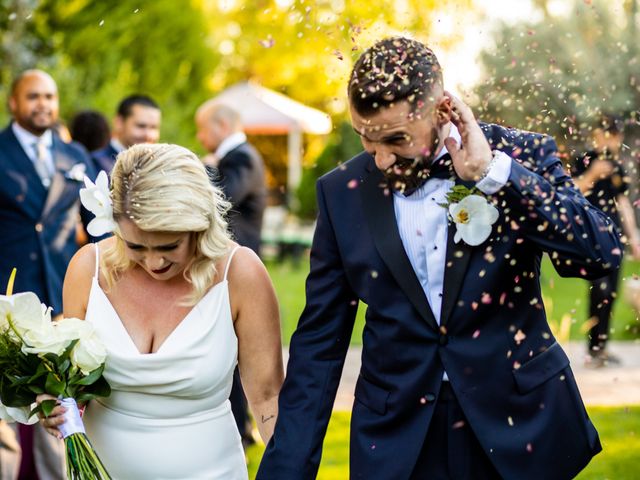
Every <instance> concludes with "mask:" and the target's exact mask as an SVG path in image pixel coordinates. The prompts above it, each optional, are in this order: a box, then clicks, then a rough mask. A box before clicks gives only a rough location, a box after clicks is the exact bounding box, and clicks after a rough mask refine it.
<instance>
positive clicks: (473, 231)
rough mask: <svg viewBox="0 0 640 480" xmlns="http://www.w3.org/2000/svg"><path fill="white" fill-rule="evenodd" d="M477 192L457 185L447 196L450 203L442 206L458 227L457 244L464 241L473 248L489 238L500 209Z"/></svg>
mask: <svg viewBox="0 0 640 480" xmlns="http://www.w3.org/2000/svg"><path fill="white" fill-rule="evenodd" d="M477 192H478V191H477V189H475V188H472V189H469V188H467V187H465V186H464V185H456V186H455V187H453V188H452V189H451V191H450V192H449V193H448V194H447V199H448V200H449V203H448V204H443V205H442V206H443V207H445V208H447V210H448V212H449V217H450V218H451V220H452V221H453V223H454V224H455V226H456V233H455V235H454V237H453V241H454V242H455V243H458V242H460V240H462V241H463V242H465V243H466V244H467V245H471V246H472V247H475V246H477V245H480V244H481V243H482V242H484V241H485V240H486V239H487V238H488V237H489V235H490V234H491V229H492V225H493V224H494V223H496V221H497V220H498V216H499V214H498V209H497V208H496V207H494V206H493V205H491V203H489V201H488V200H487V199H486V198H485V197H484V196H482V195H480V194H478V193H477Z"/></svg>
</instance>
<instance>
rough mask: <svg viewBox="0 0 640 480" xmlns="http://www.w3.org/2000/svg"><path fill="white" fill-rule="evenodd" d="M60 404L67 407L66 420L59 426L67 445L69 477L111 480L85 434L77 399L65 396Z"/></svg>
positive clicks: (86, 479)
mask: <svg viewBox="0 0 640 480" xmlns="http://www.w3.org/2000/svg"><path fill="white" fill-rule="evenodd" d="M60 404H61V405H62V406H63V407H65V408H66V409H67V411H66V412H65V413H64V418H65V422H64V423H63V424H62V425H60V427H59V430H60V433H62V436H63V438H64V444H65V447H66V448H65V450H66V457H67V478H68V479H70V480H93V479H98V480H109V479H110V478H111V477H110V476H109V474H108V473H107V469H106V468H105V466H104V465H103V464H102V461H101V460H100V457H98V454H97V453H96V451H95V450H94V449H93V447H92V446H91V442H89V439H88V438H87V435H86V434H85V431H84V424H83V423H82V419H81V418H80V411H79V410H78V405H77V403H76V401H75V400H74V399H73V398H63V399H62V400H61V402H60Z"/></svg>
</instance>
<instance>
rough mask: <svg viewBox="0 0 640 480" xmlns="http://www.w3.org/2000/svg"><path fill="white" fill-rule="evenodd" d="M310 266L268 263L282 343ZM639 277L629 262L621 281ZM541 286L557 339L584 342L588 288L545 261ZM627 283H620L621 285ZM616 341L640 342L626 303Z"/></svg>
mask: <svg viewBox="0 0 640 480" xmlns="http://www.w3.org/2000/svg"><path fill="white" fill-rule="evenodd" d="M308 265H309V263H308V260H307V259H306V258H304V259H303V260H302V261H301V262H300V265H299V266H298V267H294V266H293V265H292V264H291V263H289V262H285V263H275V262H269V263H267V268H268V269H269V273H270V275H271V278H272V280H273V283H274V285H275V288H276V292H277V295H278V300H279V303H280V311H281V315H282V339H283V342H284V343H285V344H288V343H289V339H290V338H291V334H292V333H293V331H294V330H295V327H296V324H297V323H298V317H299V316H300V313H301V312H302V309H303V307H304V302H305V295H304V282H305V279H306V276H307V273H308V268H309V266H308ZM634 274H640V262H637V261H627V262H625V264H624V266H623V272H622V278H623V279H624V278H627V277H631V276H632V275H634ZM541 277H542V278H541V283H542V289H543V298H544V303H545V307H546V310H547V316H548V318H549V323H550V324H551V326H552V328H554V331H556V334H557V336H558V337H559V338H560V339H561V340H562V341H565V340H567V336H568V337H569V338H570V339H574V340H582V339H584V338H585V331H586V325H585V321H586V320H587V306H588V299H587V292H588V288H589V284H588V283H587V282H586V281H584V280H580V279H578V278H561V277H560V276H559V275H558V274H557V273H556V272H555V270H554V269H553V267H552V266H551V263H550V262H549V260H548V259H546V257H545V261H544V262H543V267H542V275H541ZM623 283H624V280H622V281H621V285H622V284H623ZM364 310H365V306H364V305H361V306H360V308H359V309H358V317H357V319H356V325H355V328H354V332H353V336H352V339H351V341H352V343H353V344H356V345H360V344H361V343H362V328H363V326H364ZM611 332H612V338H613V339H620V340H631V339H633V338H640V320H639V319H638V315H637V314H636V312H635V311H634V310H633V309H632V308H631V307H629V305H628V304H627V303H626V302H625V301H624V300H620V301H617V302H616V304H615V306H614V313H613V322H612V325H611Z"/></svg>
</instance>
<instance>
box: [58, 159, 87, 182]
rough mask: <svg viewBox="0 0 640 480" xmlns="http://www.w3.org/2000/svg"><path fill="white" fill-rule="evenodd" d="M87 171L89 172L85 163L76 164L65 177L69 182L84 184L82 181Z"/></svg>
mask: <svg viewBox="0 0 640 480" xmlns="http://www.w3.org/2000/svg"><path fill="white" fill-rule="evenodd" d="M86 170H87V166H86V165H85V164H84V163H76V164H75V165H74V166H73V167H71V170H69V171H68V172H66V173H65V174H64V176H65V178H68V179H69V180H74V181H76V182H82V180H83V179H84V175H85V172H86Z"/></svg>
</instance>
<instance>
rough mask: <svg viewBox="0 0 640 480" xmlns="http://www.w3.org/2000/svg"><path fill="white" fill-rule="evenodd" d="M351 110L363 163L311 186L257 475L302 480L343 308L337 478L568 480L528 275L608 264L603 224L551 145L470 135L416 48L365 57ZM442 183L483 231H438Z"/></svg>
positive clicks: (579, 433) (520, 137) (555, 374)
mask: <svg viewBox="0 0 640 480" xmlns="http://www.w3.org/2000/svg"><path fill="white" fill-rule="evenodd" d="M349 100H350V108H351V115H352V123H353V127H354V129H355V130H356V132H357V133H358V134H359V135H360V137H361V139H362V144H363V146H364V149H365V152H363V153H361V154H359V155H357V156H356V157H354V158H353V159H351V160H349V161H348V162H346V163H345V164H344V165H342V166H341V167H340V168H337V169H335V170H333V171H332V172H330V173H329V174H327V175H325V176H324V177H322V178H321V179H320V180H319V181H318V185H317V192H318V209H319V215H318V222H317V228H316V232H315V237H314V241H313V247H312V250H311V272H310V274H309V277H308V279H307V284H306V295H307V304H306V308H305V310H304V312H303V313H302V316H301V318H300V321H299V324H298V328H297V330H296V332H295V334H294V335H293V337H292V339H291V347H290V359H289V364H288V371H287V378H286V380H285V383H284V386H283V389H282V392H281V394H280V400H279V416H278V421H277V424H276V428H275V434H274V436H273V438H272V439H271V441H270V442H269V445H268V446H267V450H266V452H265V455H264V458H263V461H262V464H261V466H260V470H259V473H258V477H257V478H258V479H262V480H266V479H278V480H286V479H300V480H302V479H304V480H307V479H311V478H315V476H316V473H317V469H318V465H319V463H320V456H321V452H322V440H323V437H324V434H325V431H326V428H327V423H328V421H329V417H330V415H331V409H332V405H333V402H334V398H335V394H336V389H337V387H338V382H339V380H340V375H341V372H342V367H343V364H344V359H345V354H346V352H347V348H348V346H349V340H350V337H351V332H352V328H353V323H354V318H355V315H356V308H357V305H358V300H361V301H362V302H364V303H366V304H367V312H366V326H365V329H364V333H363V350H362V368H361V372H360V377H359V379H358V382H357V384H356V389H355V403H354V406H353V412H352V417H351V445H350V476H351V478H362V479H376V480H383V479H390V480H391V479H394V480H395V479H441V478H454V479H459V478H473V479H481V478H501V477H503V478H518V479H532V480H533V479H540V478H549V479H551V478H553V479H569V478H573V477H574V476H575V475H576V474H577V473H578V472H579V471H580V470H581V469H582V468H583V467H584V466H585V465H587V463H588V462H589V460H590V459H591V457H592V456H593V455H595V454H596V453H598V452H599V451H600V450H601V446H600V441H599V439H598V434H597V432H596V430H595V428H594V427H593V425H592V424H591V422H590V420H589V418H588V417H587V413H586V411H585V409H584V406H583V404H582V401H581V399H580V394H579V392H578V389H577V387H576V383H575V380H574V376H573V373H572V372H571V369H570V368H569V359H568V358H567V356H566V354H565V353H564V351H563V350H562V348H561V347H560V345H559V344H558V343H557V342H556V340H555V339H554V337H553V335H552V333H551V330H550V328H549V325H548V323H547V319H546V316H545V311H544V306H543V304H542V295H541V291H540V263H541V257H542V254H543V253H545V252H546V253H548V254H549V257H550V258H551V261H552V263H553V265H554V267H555V268H556V270H557V271H558V272H559V273H560V274H561V275H563V276H579V277H582V278H587V279H591V278H598V277H601V276H603V275H605V274H606V273H607V272H610V271H613V270H615V269H616V268H619V264H620V252H621V249H622V246H621V244H620V242H619V240H618V235H617V233H616V231H615V230H614V227H613V225H612V223H611V220H610V219H609V218H608V217H607V216H605V215H604V214H603V213H602V212H601V211H599V210H597V209H596V208H594V207H593V206H591V205H590V204H589V203H588V202H587V201H586V200H585V199H584V197H583V196H582V195H581V194H580V192H579V191H578V190H577V189H576V188H575V187H574V185H573V183H572V182H571V179H570V177H569V176H568V175H567V173H566V172H565V171H564V169H563V167H562V164H561V162H560V160H559V158H558V155H557V148H556V144H555V142H554V140H553V139H551V138H549V137H546V136H544V135H539V134H534V133H530V132H521V131H517V130H513V129H507V128H504V127H501V126H498V125H488V124H478V123H477V121H476V120H475V118H474V116H473V113H472V112H471V110H470V109H469V108H468V107H467V106H466V105H464V104H463V103H462V102H461V101H459V100H457V99H455V98H454V97H453V96H451V95H450V94H448V93H447V92H445V91H444V90H443V85H442V74H441V69H440V66H439V64H438V61H437V59H436V57H435V56H434V54H433V53H432V52H431V50H429V49H428V48H427V47H425V46H424V45H423V44H421V43H419V42H416V41H413V40H409V39H406V38H390V39H385V40H382V41H380V42H378V43H377V44H375V45H374V46H373V47H371V48H370V49H368V50H367V51H365V52H364V53H363V54H362V56H361V57H360V58H359V59H358V61H357V62H356V64H355V66H354V68H353V71H352V73H351V78H350V83H349ZM454 186H458V188H459V189H462V193H463V194H464V193H465V192H466V191H465V190H464V188H463V187H467V188H471V187H475V188H477V189H478V190H479V192H480V193H479V194H480V195H483V196H484V197H486V198H487V199H488V201H489V202H490V203H491V204H492V205H494V206H495V208H496V209H497V220H496V221H495V223H493V222H492V220H495V217H492V215H484V216H483V215H482V212H479V211H477V210H474V209H472V208H469V209H466V210H465V209H462V210H463V211H460V209H458V211H457V213H456V214H455V218H452V219H450V218H449V217H448V215H447V210H446V209H445V208H444V207H443V206H442V204H446V203H447V202H448V201H450V200H451V199H450V198H448V196H447V194H448V193H449V192H450V191H451V189H452V188H453V187H454ZM467 193H468V192H467ZM480 203H481V210H491V209H492V207H491V206H490V205H488V204H487V203H486V202H485V201H482V198H480ZM456 232H458V233H459V234H462V240H460V241H459V242H457V243H456V242H455V241H454V236H455V234H456Z"/></svg>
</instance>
